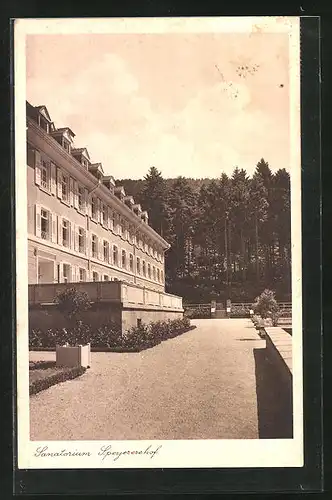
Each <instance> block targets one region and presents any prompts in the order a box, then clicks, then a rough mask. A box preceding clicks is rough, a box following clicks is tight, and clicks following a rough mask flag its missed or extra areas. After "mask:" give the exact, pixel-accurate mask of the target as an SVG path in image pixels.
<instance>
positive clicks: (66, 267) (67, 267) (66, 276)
mask: <svg viewBox="0 0 332 500" xmlns="http://www.w3.org/2000/svg"><path fill="white" fill-rule="evenodd" d="M62 271H63V282H64V283H69V281H70V265H69V264H63V267H62Z"/></svg>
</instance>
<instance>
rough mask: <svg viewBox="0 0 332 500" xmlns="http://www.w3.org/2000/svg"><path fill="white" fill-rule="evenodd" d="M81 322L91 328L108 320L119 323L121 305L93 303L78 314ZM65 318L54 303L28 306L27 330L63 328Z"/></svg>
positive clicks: (65, 323) (65, 324)
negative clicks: (86, 309)
mask: <svg viewBox="0 0 332 500" xmlns="http://www.w3.org/2000/svg"><path fill="white" fill-rule="evenodd" d="M80 319H81V320H82V321H83V323H87V324H89V325H91V326H92V327H93V328H98V327H100V326H103V325H105V324H107V323H109V322H110V321H112V322H114V323H116V324H118V325H119V326H120V325H121V321H122V320H121V307H120V305H119V304H109V303H108V304H107V303H103V302H101V303H95V304H92V306H91V308H90V309H89V310H88V311H84V312H82V313H81V315H80ZM66 326H67V322H66V319H65V318H64V316H63V315H62V314H61V313H60V312H59V311H58V310H57V308H56V306H55V305H54V304H42V305H36V306H30V307H29V330H42V331H45V330H48V329H57V328H65V327H66Z"/></svg>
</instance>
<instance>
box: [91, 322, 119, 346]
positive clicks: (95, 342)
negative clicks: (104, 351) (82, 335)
mask: <svg viewBox="0 0 332 500" xmlns="http://www.w3.org/2000/svg"><path fill="white" fill-rule="evenodd" d="M90 343H91V347H118V346H120V345H121V331H120V328H119V326H118V325H117V324H116V323H113V322H109V323H107V324H106V325H104V326H101V327H100V328H98V329H97V330H96V331H95V332H94V333H93V334H92V335H90Z"/></svg>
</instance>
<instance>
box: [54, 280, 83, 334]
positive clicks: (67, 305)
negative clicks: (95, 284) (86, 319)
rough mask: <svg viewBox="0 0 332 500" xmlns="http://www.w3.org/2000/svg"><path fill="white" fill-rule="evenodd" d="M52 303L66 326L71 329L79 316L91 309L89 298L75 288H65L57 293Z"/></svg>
mask: <svg viewBox="0 0 332 500" xmlns="http://www.w3.org/2000/svg"><path fill="white" fill-rule="evenodd" d="M54 302H55V304H56V307H57V309H58V310H59V311H60V312H61V314H63V316H64V317H65V318H66V319H67V321H68V326H69V327H70V328H71V329H72V328H73V322H74V323H75V322H77V321H78V320H79V319H80V318H79V316H80V314H81V313H82V312H83V311H87V310H88V309H89V308H90V307H91V302H90V299H89V296H88V294H87V293H86V292H81V291H79V290H76V288H74V287H73V288H66V290H64V291H63V292H61V293H59V294H58V295H57V296H56V297H55V299H54Z"/></svg>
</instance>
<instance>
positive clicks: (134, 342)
mask: <svg viewBox="0 0 332 500" xmlns="http://www.w3.org/2000/svg"><path fill="white" fill-rule="evenodd" d="M189 329H190V319H189V318H187V317H183V318H178V319H174V320H167V321H154V322H153V323H150V324H144V323H142V324H140V325H139V326H135V327H133V328H130V329H129V330H128V331H127V332H124V333H123V335H121V330H120V328H119V326H118V325H117V324H116V323H112V322H110V323H108V324H106V325H104V326H102V327H100V328H98V329H95V330H94V329H92V328H91V327H90V326H89V325H85V324H83V323H82V322H78V323H77V325H76V327H75V328H74V329H73V330H71V331H69V330H67V329H66V328H62V329H57V330H51V329H50V330H47V331H46V332H42V331H41V330H32V331H31V332H30V333H29V347H30V348H34V349H38V348H53V349H55V347H56V345H64V344H69V345H78V344H80V343H82V344H86V343H88V342H90V344H91V347H99V348H103V347H106V348H118V349H130V350H132V349H134V350H140V349H144V348H147V347H153V346H155V345H157V344H159V343H160V342H162V341H163V340H167V339H169V338H173V337H176V336H177V335H180V334H181V333H184V332H185V331H187V330H189Z"/></svg>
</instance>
